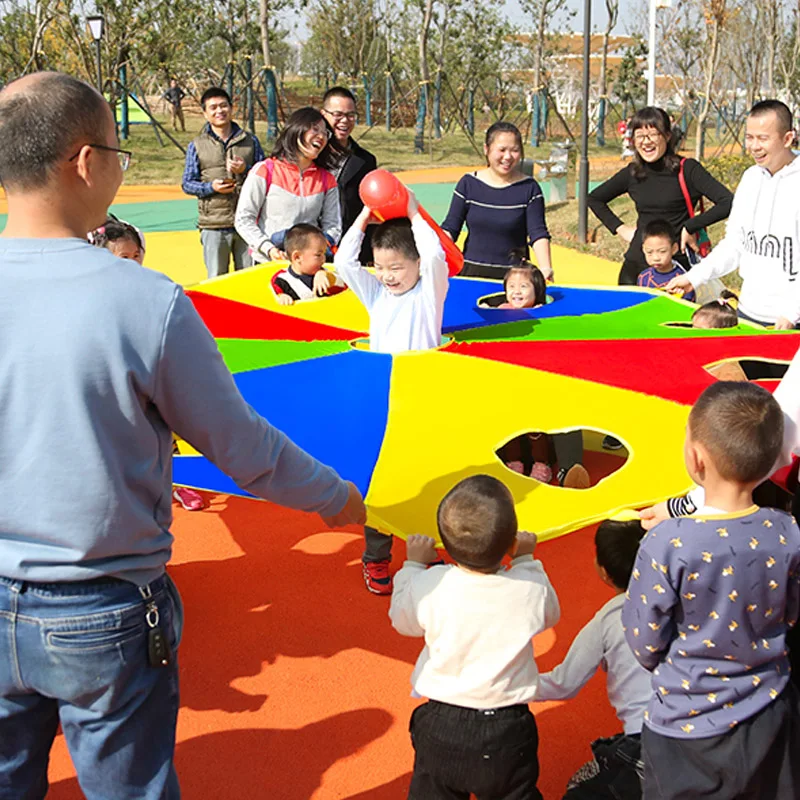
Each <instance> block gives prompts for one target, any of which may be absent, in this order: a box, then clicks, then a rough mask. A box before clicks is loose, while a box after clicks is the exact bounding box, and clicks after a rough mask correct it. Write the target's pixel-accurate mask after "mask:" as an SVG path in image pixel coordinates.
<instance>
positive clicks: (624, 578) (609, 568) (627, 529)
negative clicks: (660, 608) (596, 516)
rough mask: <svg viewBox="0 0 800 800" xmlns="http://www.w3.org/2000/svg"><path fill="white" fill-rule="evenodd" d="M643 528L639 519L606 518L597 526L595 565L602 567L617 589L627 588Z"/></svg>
mask: <svg viewBox="0 0 800 800" xmlns="http://www.w3.org/2000/svg"><path fill="white" fill-rule="evenodd" d="M642 536H644V528H643V527H642V523H641V522H639V520H636V519H633V520H626V521H624V522H621V521H618V520H613V519H607V520H605V522H601V523H600V525H598V527H597V533H595V535H594V547H595V552H596V553H597V565H598V566H600V567H602V568H603V569H604V570H605V571H606V572H607V573H608V577H609V578H611V580H612V582H613V583H614V586H616V587H617V589H623V590H624V589H627V588H628V583H629V582H630V579H631V572H633V565H634V563H635V562H636V554H637V553H638V552H639V542H640V541H641V539H642Z"/></svg>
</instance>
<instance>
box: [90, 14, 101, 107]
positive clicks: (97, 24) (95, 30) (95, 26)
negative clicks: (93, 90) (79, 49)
mask: <svg viewBox="0 0 800 800" xmlns="http://www.w3.org/2000/svg"><path fill="white" fill-rule="evenodd" d="M86 24H87V25H88V26H89V31H90V32H91V34H92V39H94V52H95V57H96V59H97V91H98V92H100V93H101V94H102V93H103V70H102V57H101V54H100V40H101V39H102V38H103V26H104V25H105V20H104V19H103V17H101V16H94V17H87V18H86Z"/></svg>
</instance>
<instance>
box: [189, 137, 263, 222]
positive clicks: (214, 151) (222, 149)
mask: <svg viewBox="0 0 800 800" xmlns="http://www.w3.org/2000/svg"><path fill="white" fill-rule="evenodd" d="M194 146H195V147H196V148H197V158H198V160H199V162H200V180H201V181H204V182H209V183H210V182H211V181H214V180H217V179H220V178H235V179H236V189H235V191H233V192H231V194H219V193H217V192H214V194H212V195H209V196H208V197H201V198H199V200H198V204H199V217H198V222H197V227H198V228H212V229H213V228H232V227H233V219H234V217H235V215H236V203H237V202H238V200H239V193H240V192H241V189H242V184H243V183H244V179H245V178H246V177H247V173H248V172H249V171H250V167H252V166H253V159H254V152H255V143H254V140H253V137H252V136H251V135H250V134H249V133H247V131H244V130H242V129H241V128H238V126H236V127H234V131H233V133H232V134H231V138H230V139H228V141H227V142H226V143H225V142H223V141H222V140H221V139H219V138H218V137H217V136H215V135H214V134H213V133H212V132H211V129H210V127H209V126H208V125H206V126H205V127H204V128H203V131H202V133H201V134H200V135H199V136H198V137H197V138H196V139H195V140H194ZM228 155H232V156H239V157H240V158H241V159H243V160H244V163H245V170H244V172H243V173H241V175H229V174H228V170H227V166H226V161H227V158H228Z"/></svg>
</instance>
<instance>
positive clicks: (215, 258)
mask: <svg viewBox="0 0 800 800" xmlns="http://www.w3.org/2000/svg"><path fill="white" fill-rule="evenodd" d="M200 242H201V244H202V245H203V261H205V263H206V272H207V273H208V277H209V278H216V277H217V276H219V275H227V274H228V268H229V267H230V262H231V257H233V268H234V269H235V270H236V269H246V268H247V267H249V266H251V261H250V253H249V251H248V249H247V242H246V241H245V240H244V239H242V237H241V236H239V234H238V233H236V231H235V230H233V228H222V229H220V230H215V229H214V228H203V229H202V230H201V231H200Z"/></svg>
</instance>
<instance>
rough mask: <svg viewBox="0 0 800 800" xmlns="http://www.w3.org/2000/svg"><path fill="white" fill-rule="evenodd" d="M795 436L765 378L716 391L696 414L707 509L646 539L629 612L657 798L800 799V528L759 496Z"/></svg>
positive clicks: (695, 459) (650, 785)
mask: <svg viewBox="0 0 800 800" xmlns="http://www.w3.org/2000/svg"><path fill="white" fill-rule="evenodd" d="M782 439H783V413H782V411H781V409H780V407H779V406H778V403H777V402H776V401H775V399H774V398H773V397H772V395H770V393H769V392H767V391H766V390H765V389H762V388H761V387H760V386H757V385H755V384H752V383H729V382H720V383H716V384H714V385H712V386H709V387H708V388H707V389H706V390H705V391H704V392H703V394H702V395H700V398H699V399H698V401H697V403H695V405H694V408H693V409H692V411H691V413H690V415H689V423H688V425H687V430H686V445H685V448H684V453H685V459H686V466H687V469H688V472H689V474H690V476H691V478H692V479H693V480H694V481H695V482H696V483H697V484H699V485H700V486H702V487H703V489H704V491H705V500H704V502H705V506H704V507H703V508H701V509H700V510H698V511H697V512H696V514H695V515H694V516H693V517H691V518H686V517H684V518H679V519H669V520H666V521H664V522H662V523H660V524H659V525H656V526H655V527H654V528H653V529H652V530H651V531H650V532H649V533H648V534H647V535H646V536H645V538H644V539H643V540H642V544H641V546H640V548H639V555H638V557H637V560H636V566H635V568H634V571H633V574H632V577H631V582H630V586H629V589H628V594H627V600H626V602H625V606H624V608H623V612H622V620H623V624H624V625H625V635H626V638H627V640H628V644H629V645H630V646H631V648H632V649H633V651H634V655H635V656H636V658H637V659H638V660H639V662H640V663H641V664H642V665H643V666H644V667H646V668H647V669H649V670H652V672H653V679H652V686H653V689H654V691H653V693H652V694H651V699H650V704H649V707H648V711H647V713H646V715H645V725H644V729H643V731H642V753H643V756H644V762H645V782H644V794H645V797H647V798H651V797H653V798H656V797H657V798H663V799H664V800H669V799H670V798H685V797H689V796H692V797H700V796H706V797H711V796H715V797H720V798H722V797H725V798H736V797H745V796H747V797H754V798H755V797H757V798H759V800H761V798H763V799H764V800H768V799H771V800H783V798H790V797H798V796H800V769H798V766H797V753H798V752H800V694H798V692H797V689H796V688H795V687H794V685H793V684H792V683H790V681H789V678H790V669H789V661H788V658H787V650H786V634H787V632H788V630H789V629H790V628H791V627H792V626H794V625H795V624H796V622H797V618H798V614H799V613H800V531H799V530H798V528H797V525H796V524H795V523H794V521H793V520H792V518H791V517H790V516H789V515H788V514H786V513H784V512H782V511H778V510H775V509H771V508H759V507H758V506H755V505H753V489H754V488H755V487H756V486H757V485H758V484H759V483H761V481H763V480H764V478H766V477H767V476H768V475H769V474H770V473H771V471H772V469H773V466H774V464H775V462H776V460H777V457H778V454H779V453H780V450H781V445H782ZM677 765H679V768H676V767H677Z"/></svg>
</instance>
